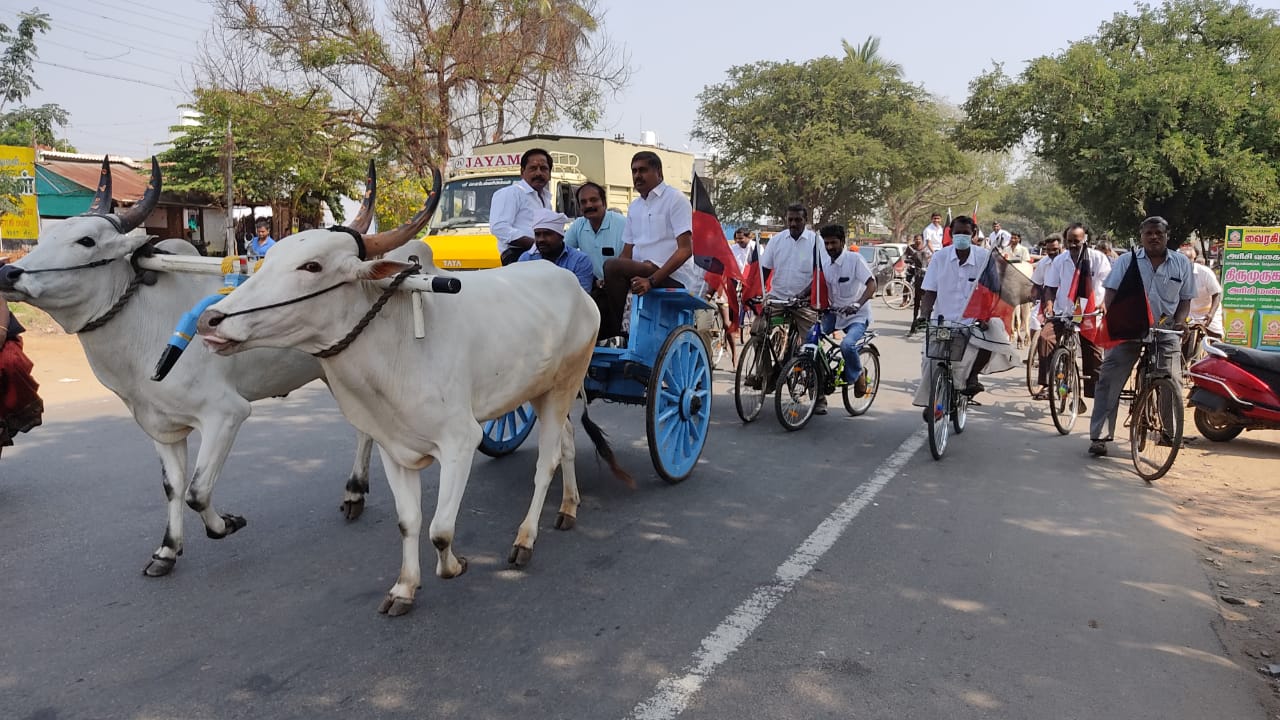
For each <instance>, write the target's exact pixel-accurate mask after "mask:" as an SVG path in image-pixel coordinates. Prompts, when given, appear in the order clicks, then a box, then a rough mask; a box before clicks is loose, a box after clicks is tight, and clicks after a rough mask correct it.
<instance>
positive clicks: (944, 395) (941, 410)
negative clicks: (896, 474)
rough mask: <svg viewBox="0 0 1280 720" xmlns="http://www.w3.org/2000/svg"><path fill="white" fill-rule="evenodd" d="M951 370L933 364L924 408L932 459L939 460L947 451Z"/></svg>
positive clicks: (949, 431) (949, 430) (949, 432)
mask: <svg viewBox="0 0 1280 720" xmlns="http://www.w3.org/2000/svg"><path fill="white" fill-rule="evenodd" d="M950 374H951V371H950V370H948V369H947V368H945V367H939V366H936V365H935V366H934V368H933V382H932V383H931V384H930V387H929V407H927V408H925V413H926V415H927V419H926V420H925V423H926V426H927V427H928V428H929V454H930V455H933V459H934V460H941V459H942V454H943V453H945V452H946V451H947V437H948V436H949V435H950V434H951V429H950V428H949V427H948V426H947V419H948V417H947V416H948V415H950V414H951V413H950V412H949V410H950V409H951V379H950V378H949V377H948V376H949V375H950Z"/></svg>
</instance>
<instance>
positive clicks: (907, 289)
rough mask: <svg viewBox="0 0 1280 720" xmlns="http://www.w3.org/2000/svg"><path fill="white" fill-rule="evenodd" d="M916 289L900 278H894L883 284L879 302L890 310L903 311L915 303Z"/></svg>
mask: <svg viewBox="0 0 1280 720" xmlns="http://www.w3.org/2000/svg"><path fill="white" fill-rule="evenodd" d="M915 294H916V289H915V288H914V287H913V286H912V285H911V283H910V282H907V281H906V280H904V279H902V278H894V279H892V280H890V281H889V282H887V283H885V284H884V288H883V289H882V290H881V291H880V300H882V301H883V302H884V304H885V306H886V307H888V308H890V309H892V310H905V309H906V308H909V307H911V303H912V302H914V301H915Z"/></svg>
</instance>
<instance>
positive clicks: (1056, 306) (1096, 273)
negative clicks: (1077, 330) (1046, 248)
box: [1044, 248, 1111, 315]
mask: <svg viewBox="0 0 1280 720" xmlns="http://www.w3.org/2000/svg"><path fill="white" fill-rule="evenodd" d="M1081 252H1087V253H1089V265H1090V272H1091V279H1092V282H1093V297H1094V302H1095V303H1097V304H1098V305H1101V304H1102V298H1103V297H1105V294H1106V292H1107V290H1106V287H1105V286H1104V285H1103V283H1105V282H1106V280H1107V275H1109V274H1110V273H1111V261H1110V260H1108V259H1107V256H1106V255H1103V254H1102V253H1100V252H1098V251H1097V250H1094V249H1093V248H1082V249H1081ZM1075 278H1076V263H1075V261H1073V260H1072V259H1071V252H1070V251H1068V250H1063V251H1062V252H1061V253H1059V254H1058V257H1057V258H1056V259H1054V261H1053V268H1052V270H1050V272H1049V275H1048V277H1046V278H1045V279H1044V284H1045V287H1056V288H1058V294H1057V296H1055V298H1054V301H1053V313H1054V314H1055V315H1072V314H1075V312H1076V303H1075V300H1073V299H1071V297H1070V296H1071V284H1072V283H1073V282H1075ZM1080 309H1081V310H1084V308H1080Z"/></svg>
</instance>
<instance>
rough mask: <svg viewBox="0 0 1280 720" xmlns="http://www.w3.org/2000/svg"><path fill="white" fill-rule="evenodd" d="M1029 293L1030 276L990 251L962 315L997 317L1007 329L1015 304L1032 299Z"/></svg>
mask: <svg viewBox="0 0 1280 720" xmlns="http://www.w3.org/2000/svg"><path fill="white" fill-rule="evenodd" d="M970 252H973V251H972V250H971V251H970ZM1032 293H1033V288H1032V285H1031V278H1029V277H1027V276H1026V275H1023V274H1022V273H1021V272H1018V271H1017V270H1016V269H1014V268H1013V267H1012V266H1011V265H1009V261H1008V260H1005V259H1004V256H1003V255H1001V254H1000V253H994V252H993V253H990V254H989V255H988V257H987V265H986V267H985V268H983V270H982V273H981V274H980V275H978V282H977V283H975V284H974V288H973V293H972V294H971V295H970V296H969V304H968V305H967V306H965V309H964V316H965V317H966V318H973V319H974V320H981V321H982V322H987V321H990V320H991V319H993V318H1000V320H1001V321H1002V322H1003V323H1004V330H1005V332H1010V328H1012V327H1013V310H1014V308H1016V307H1018V306H1019V305H1022V304H1023V303H1029V302H1031V297H1032Z"/></svg>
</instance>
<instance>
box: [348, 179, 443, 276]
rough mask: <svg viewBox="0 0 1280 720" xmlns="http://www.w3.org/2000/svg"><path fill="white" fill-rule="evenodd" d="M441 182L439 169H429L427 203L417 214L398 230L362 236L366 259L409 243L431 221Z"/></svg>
mask: <svg viewBox="0 0 1280 720" xmlns="http://www.w3.org/2000/svg"><path fill="white" fill-rule="evenodd" d="M442 184H443V181H442V180H441V177H440V169H439V168H434V167H433V168H431V194H430V195H428V196H427V202H426V204H425V205H423V207H422V209H421V210H419V211H418V214H416V215H414V216H413V217H411V218H409V222H407V223H405V224H403V225H401V226H400V227H398V228H394V229H392V230H387V231H384V232H380V233H374V234H373V235H365V236H364V247H365V256H366V257H377V256H379V255H383V254H385V253H387V252H389V251H391V250H394V249H395V248H398V247H400V246H401V245H404V244H405V243H407V242H409V241H410V240H412V239H413V238H414V236H415V235H417V234H418V233H419V232H421V231H422V228H424V227H426V226H427V222H429V221H430V220H431V216H432V215H434V214H435V212H436V206H437V205H439V204H440V186H441V185H442Z"/></svg>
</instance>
